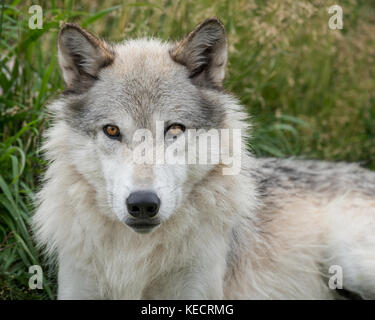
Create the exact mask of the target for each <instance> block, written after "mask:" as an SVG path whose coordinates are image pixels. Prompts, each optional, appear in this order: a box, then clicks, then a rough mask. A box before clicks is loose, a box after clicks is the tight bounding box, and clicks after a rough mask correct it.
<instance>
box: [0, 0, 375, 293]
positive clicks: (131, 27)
mask: <svg viewBox="0 0 375 320" xmlns="http://www.w3.org/2000/svg"><path fill="white" fill-rule="evenodd" d="M33 4H36V3H35V1H29V0H26V1H20V0H13V1H2V2H1V8H0V9H1V16H0V57H1V61H0V93H1V94H0V137H1V139H0V141H1V142H0V299H46V298H53V297H54V294H55V280H54V279H55V276H54V272H53V270H50V271H51V272H49V273H45V276H46V279H45V281H44V290H30V289H28V281H29V277H30V274H29V273H28V268H29V266H30V265H33V264H45V262H44V261H43V259H42V257H41V255H40V252H39V251H38V250H37V249H36V247H35V244H34V242H33V240H32V236H31V232H30V227H29V219H30V215H31V213H32V211H33V206H32V199H33V196H34V194H35V191H36V190H37V189H38V181H39V178H40V176H41V175H42V173H43V170H44V168H45V163H44V162H43V160H42V157H41V155H40V153H39V151H38V146H39V145H40V141H41V135H42V133H43V130H44V129H45V128H46V127H47V126H48V123H49V120H48V115H47V114H46V112H45V108H44V107H45V105H46V104H47V103H48V102H49V101H51V100H52V99H53V98H54V97H56V96H57V95H58V94H59V92H61V90H62V88H63V83H62V78H61V76H60V73H59V70H58V62H57V48H56V38H57V32H58V29H59V26H60V24H61V23H62V22H68V21H69V22H77V23H79V24H81V25H82V26H84V27H85V28H88V29H89V30H91V31H92V32H94V33H97V34H99V35H100V36H102V37H103V38H106V39H109V40H111V41H122V40H123V39H127V38H131V37H137V36H146V35H147V36H150V35H151V36H157V37H160V38H162V39H165V40H167V39H172V40H176V39H179V38H181V37H182V36H183V35H184V34H186V33H187V32H189V31H190V30H191V29H192V28H193V26H194V25H195V24H197V23H199V22H200V21H201V20H203V19H205V18H207V17H210V16H218V17H219V18H220V19H221V20H222V21H223V22H224V24H225V26H226V28H227V32H228V37H229V42H230V48H229V49H230V62H229V67H228V71H229V73H228V76H227V80H226V89H227V90H228V91H231V92H233V93H234V94H235V95H236V96H237V97H239V98H240V99H241V102H242V103H243V105H244V106H245V107H246V108H247V109H248V111H249V114H251V117H252V121H253V123H254V129H253V139H252V141H251V142H250V146H251V149H252V150H253V151H254V152H255V153H256V154H257V155H261V156H276V157H288V156H303V157H306V158H319V159H328V160H346V161H361V162H363V163H364V165H366V166H368V167H369V168H371V169H375V125H374V124H375V90H374V89H375V61H374V60H375V37H374V34H375V5H374V3H373V2H371V1H365V0H357V1H355V0H346V1H328V2H327V1H323V0H322V1H320V0H310V1H308V0H298V1H297V0H295V1H293V0H275V1H263V0H262V1H261V0H250V1H248V0H238V1H230V0H222V1H213V0H202V1H199V2H198V1H172V0H159V1H156V0H155V1H152V0H149V1H148V0H146V1H141V2H140V1H132V2H129V1H120V0H108V1H105V2H104V1H103V2H102V1H88V0H76V1H73V0H65V1H58V0H51V1H39V5H40V6H41V7H42V9H43V28H42V29H35V30H33V29H30V28H29V27H28V20H29V18H30V16H31V14H29V12H28V9H29V7H30V6H31V5H33ZM333 4H340V5H341V6H342V7H343V10H344V29H343V30H330V29H329V28H328V20H329V17H330V16H329V14H328V12H327V8H328V7H329V6H330V5H333Z"/></svg>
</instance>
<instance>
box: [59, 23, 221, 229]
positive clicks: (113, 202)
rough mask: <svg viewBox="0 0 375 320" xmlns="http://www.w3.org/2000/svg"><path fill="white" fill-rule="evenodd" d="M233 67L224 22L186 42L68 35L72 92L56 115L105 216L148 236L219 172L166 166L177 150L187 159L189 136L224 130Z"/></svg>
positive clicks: (63, 42)
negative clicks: (225, 87)
mask: <svg viewBox="0 0 375 320" xmlns="http://www.w3.org/2000/svg"><path fill="white" fill-rule="evenodd" d="M226 61H227V40H226V36H225V31H224V28H223V26H222V24H221V23H220V22H219V21H218V20H216V19H209V20H206V21H204V22H203V23H202V24H200V25H199V26H198V27H197V28H196V29H195V30H194V31H193V32H191V33H190V34H189V35H188V36H187V37H186V38H185V39H184V40H183V41H182V42H180V43H179V44H168V43H161V42H160V41H157V40H144V39H142V40H132V41H128V42H125V43H123V44H119V45H114V46H109V45H107V44H106V43H104V42H102V41H101V40H99V39H97V38H96V37H94V36H93V35H91V34H90V33H88V32H86V31H84V30H82V29H81V28H79V27H77V26H75V25H71V24H67V25H65V26H64V27H63V28H62V29H61V31H60V34H59V62H60V66H61V69H62V71H63V76H64V79H65V82H66V83H67V86H68V90H67V93H66V94H64V96H63V98H62V101H63V103H62V104H61V109H60V110H59V111H58V113H59V114H60V115H61V119H62V121H63V122H64V124H65V125H66V127H67V128H68V130H67V131H68V136H69V138H68V139H69V141H70V142H69V144H70V148H69V150H67V153H68V158H69V159H70V161H71V163H72V165H74V166H75V168H76V170H77V171H78V172H79V173H80V174H82V175H83V176H84V177H85V178H86V180H87V181H88V183H89V184H90V185H92V186H93V187H94V189H95V191H96V198H97V202H98V204H99V205H100V207H101V208H102V210H101V211H103V212H104V213H105V214H108V215H109V216H112V217H114V216H116V217H117V218H118V219H119V220H121V221H122V222H124V223H126V224H127V225H129V226H130V227H132V229H134V230H135V231H137V232H149V231H151V230H153V228H154V227H156V226H157V225H159V224H160V223H162V222H163V221H164V220H166V219H168V218H169V217H170V216H171V215H172V214H173V213H175V212H176V210H177V209H178V207H179V206H180V205H181V203H182V202H183V201H188V200H187V197H188V195H189V193H190V191H191V189H192V188H193V187H194V185H195V184H196V183H199V181H200V180H202V179H204V177H205V176H206V175H207V174H208V172H209V171H210V170H212V169H213V167H214V165H212V164H211V165H207V164H203V165H201V164H186V163H180V164H179V163H177V164H176V163H169V162H168V161H165V160H166V158H167V157H168V155H167V154H168V151H170V150H172V151H173V152H172V153H173V156H174V157H176V159H178V157H180V159H181V158H184V159H186V157H185V156H184V151H186V148H187V147H186V146H187V145H189V144H191V143H192V142H193V140H194V139H195V135H190V134H189V132H190V131H191V129H205V130H209V129H212V128H218V129H219V128H223V127H224V122H225V110H224V107H223V106H222V105H221V104H220V96H224V95H225V94H224V93H221V91H220V87H221V85H222V81H223V78H224V69H225V65H226ZM197 135H198V134H197ZM170 154H171V153H169V155H170ZM146 155H147V156H148V157H149V158H148V161H142V159H143V160H144V159H145V158H143V157H146ZM137 157H138V158H137ZM150 159H151V160H150ZM161 159H164V161H162V160H161ZM176 161H177V162H178V160H176Z"/></svg>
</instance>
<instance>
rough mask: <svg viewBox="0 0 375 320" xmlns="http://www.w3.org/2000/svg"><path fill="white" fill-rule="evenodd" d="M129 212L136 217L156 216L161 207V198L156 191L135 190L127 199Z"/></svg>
mask: <svg viewBox="0 0 375 320" xmlns="http://www.w3.org/2000/svg"><path fill="white" fill-rule="evenodd" d="M126 206H127V207H128V211H129V214H131V215H132V216H133V217H135V218H141V219H142V218H143V219H144V218H152V217H153V216H156V214H157V213H158V211H159V207H160V199H159V198H158V196H157V195H156V194H155V193H154V192H150V191H137V192H133V193H131V194H130V195H129V197H128V198H127V199H126Z"/></svg>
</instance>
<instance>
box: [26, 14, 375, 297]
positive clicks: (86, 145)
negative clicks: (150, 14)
mask: <svg viewBox="0 0 375 320" xmlns="http://www.w3.org/2000/svg"><path fill="white" fill-rule="evenodd" d="M227 51H228V40H227V36H226V32H225V28H224V26H223V24H222V23H221V22H220V21H219V19H217V18H209V19H207V20H205V21H203V22H202V23H200V24H199V25H198V26H197V27H196V28H195V29H194V30H193V31H192V32H191V33H189V34H188V35H187V36H186V37H185V38H184V39H183V40H182V41H179V42H163V41H161V40H158V39H155V38H138V39H134V40H126V41H124V42H122V43H113V44H110V43H108V42H105V41H104V40H101V39H99V38H98V37H96V36H94V35H93V34H91V33H90V32H88V31H86V30H84V29H82V28H81V27H79V26H77V25H75V24H70V23H67V24H64V25H63V26H62V27H61V29H60V32H59V36H58V57H59V65H60V67H61V71H62V75H63V78H64V80H65V83H66V90H65V91H64V92H63V93H62V94H61V95H60V96H59V97H58V98H57V99H56V100H55V101H54V102H52V103H51V104H50V105H49V106H48V110H49V112H50V114H51V115H52V117H53V120H52V124H51V126H50V128H49V129H48V130H47V131H46V133H45V139H44V143H43V147H42V148H43V150H44V153H45V157H46V159H47V160H48V163H49V165H48V169H47V170H46V173H45V177H44V180H43V185H42V187H41V190H40V191H39V192H38V196H37V202H36V206H37V210H36V212H35V214H34V215H33V220H32V221H33V228H34V233H35V238H36V240H37V242H38V244H39V245H40V247H41V248H43V249H44V250H45V252H46V254H47V256H48V257H52V258H53V259H54V261H55V263H56V264H57V266H58V298H59V299H335V298H341V297H344V298H345V297H347V295H345V294H343V293H344V292H347V293H351V294H353V295H356V296H357V297H359V298H364V299H371V298H375V173H373V172H371V171H368V170H366V169H364V168H361V167H360V166H359V165H358V164H347V163H330V162H324V161H313V160H301V159H292V158H291V159H274V158H256V157H254V156H253V155H252V154H251V153H250V152H249V151H248V150H247V147H246V145H247V144H246V141H247V140H246V139H247V137H246V135H247V134H248V132H250V131H249V130H250V129H251V128H250V125H249V121H247V118H248V116H247V114H246V113H245V112H244V111H243V108H242V107H241V105H240V103H239V101H238V100H237V99H236V98H235V97H234V96H233V95H231V94H230V93H228V92H227V91H225V89H224V88H223V80H224V76H225V69H226V65H227V57H228V53H227ZM157 121H162V122H163V123H164V126H165V127H164V130H162V133H159V134H157V136H156V137H155V139H156V140H158V141H162V140H164V139H166V138H165V137H166V136H167V134H172V135H173V136H174V139H172V141H170V142H168V143H169V145H173V143H178V141H180V140H181V139H182V137H183V136H185V135H186V133H187V131H188V130H189V129H193V128H200V129H205V130H210V129H215V128H216V129H218V128H224V129H225V128H226V129H240V130H241V132H243V136H242V140H241V150H242V152H241V165H240V170H239V172H238V173H237V174H227V175H226V174H223V172H222V170H223V168H225V167H228V166H230V165H229V164H224V163H217V164H199V163H198V164H160V165H158V164H155V163H137V162H135V161H134V158H133V157H131V153H132V151H133V150H134V149H135V148H136V146H138V145H139V143H138V142H134V141H133V140H132V139H131V137H132V136H133V135H134V133H135V132H136V131H137V130H138V129H147V130H149V131H150V132H153V133H154V132H156V128H155V126H156V124H155V123H156V122H157ZM250 135H251V134H250ZM175 138H176V139H175Z"/></svg>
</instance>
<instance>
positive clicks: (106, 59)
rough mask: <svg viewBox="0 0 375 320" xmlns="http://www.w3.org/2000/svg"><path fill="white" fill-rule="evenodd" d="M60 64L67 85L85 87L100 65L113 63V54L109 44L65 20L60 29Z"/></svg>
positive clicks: (75, 88)
mask: <svg viewBox="0 0 375 320" xmlns="http://www.w3.org/2000/svg"><path fill="white" fill-rule="evenodd" d="M58 53H59V64H60V68H61V70H62V73H63V77H64V80H65V82H66V84H67V86H68V89H71V90H74V91H83V90H85V89H88V88H89V87H90V86H91V85H92V83H93V81H95V79H97V75H98V73H99V71H100V69H101V68H103V67H105V66H108V65H109V64H111V63H112V61H113V59H114V55H113V53H112V51H111V50H110V48H109V47H108V45H107V44H106V43H105V42H104V41H101V40H99V39H98V38H97V37H95V36H94V35H92V34H91V33H89V32H87V31H86V30H84V29H82V28H81V27H79V26H77V25H75V24H73V23H66V24H64V25H63V26H62V28H61V29H60V32H59V40H58Z"/></svg>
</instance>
